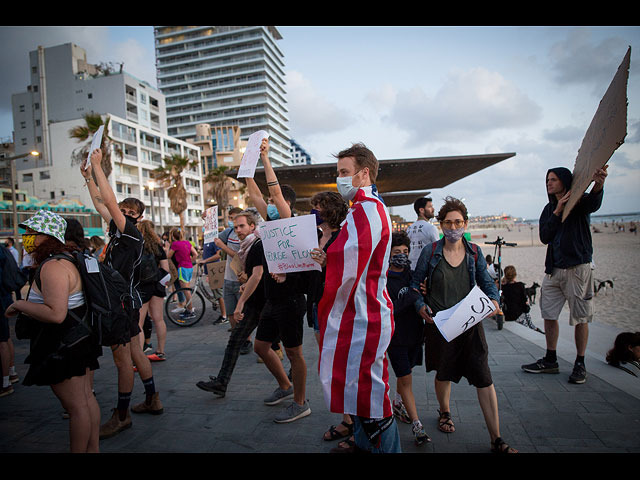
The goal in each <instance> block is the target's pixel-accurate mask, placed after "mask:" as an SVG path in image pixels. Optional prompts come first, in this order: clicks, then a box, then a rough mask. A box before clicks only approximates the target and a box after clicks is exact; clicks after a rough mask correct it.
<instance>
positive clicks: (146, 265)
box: [140, 251, 158, 283]
mask: <svg viewBox="0 0 640 480" xmlns="http://www.w3.org/2000/svg"><path fill="white" fill-rule="evenodd" d="M157 280H158V262H157V260H156V256H155V255H154V254H153V253H149V252H145V251H143V253H142V257H141V258H140V283H153V282H155V281H157Z"/></svg>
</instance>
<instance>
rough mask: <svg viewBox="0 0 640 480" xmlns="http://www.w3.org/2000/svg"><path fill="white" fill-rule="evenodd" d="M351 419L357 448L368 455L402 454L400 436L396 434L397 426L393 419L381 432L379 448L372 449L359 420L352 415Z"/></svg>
mask: <svg viewBox="0 0 640 480" xmlns="http://www.w3.org/2000/svg"><path fill="white" fill-rule="evenodd" d="M351 418H353V436H354V440H355V442H356V446H357V447H358V448H360V449H361V450H366V451H368V452H370V453H402V446H401V445H400V434H399V433H398V425H397V424H396V420H395V418H394V419H393V423H392V424H391V425H390V426H389V428H387V429H386V430H385V431H384V432H382V434H381V441H380V446H379V447H374V446H373V445H372V444H371V442H369V439H368V438H367V435H366V433H365V432H364V429H363V428H362V423H361V420H360V418H359V417H357V416H355V415H352V416H351Z"/></svg>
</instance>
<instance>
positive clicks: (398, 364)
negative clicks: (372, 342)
mask: <svg viewBox="0 0 640 480" xmlns="http://www.w3.org/2000/svg"><path fill="white" fill-rule="evenodd" d="M387 354H388V355H389V362H391V368H393V373H395V375H396V378H400V377H404V376H406V375H409V374H410V373H411V369H412V368H413V367H415V366H416V365H422V343H418V344H417V345H409V346H402V347H395V346H390V347H389V348H387Z"/></svg>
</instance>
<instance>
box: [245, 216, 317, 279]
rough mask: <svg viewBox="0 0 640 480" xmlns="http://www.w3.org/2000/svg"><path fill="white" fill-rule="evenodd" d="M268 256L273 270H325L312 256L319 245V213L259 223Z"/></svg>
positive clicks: (270, 269) (265, 252) (268, 264)
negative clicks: (312, 252)
mask: <svg viewBox="0 0 640 480" xmlns="http://www.w3.org/2000/svg"><path fill="white" fill-rule="evenodd" d="M258 231H259V234H260V238H261V239H262V246H263V247H264V256H265V258H266V259H267V266H268V267H269V272H271V273H288V272H303V271H306V270H322V268H321V267H320V265H319V264H318V263H317V262H315V261H314V260H313V259H312V258H311V253H310V252H311V250H312V249H314V248H318V233H317V232H318V227H317V226H316V217H315V215H302V216H299V217H290V218H283V219H280V220H272V221H269V222H262V223H260V224H259V225H258Z"/></svg>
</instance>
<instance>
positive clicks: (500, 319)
mask: <svg viewBox="0 0 640 480" xmlns="http://www.w3.org/2000/svg"><path fill="white" fill-rule="evenodd" d="M485 243H486V244H487V245H495V248H494V250H493V258H494V261H495V259H496V258H497V259H498V272H497V274H498V293H499V296H500V302H499V306H500V312H499V313H498V314H496V323H497V324H498V330H502V325H503V324H504V314H503V313H502V307H503V298H502V247H503V246H505V247H515V246H517V245H518V244H517V243H508V242H505V241H504V239H503V238H502V237H498V238H497V239H496V241H495V242H485Z"/></svg>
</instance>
